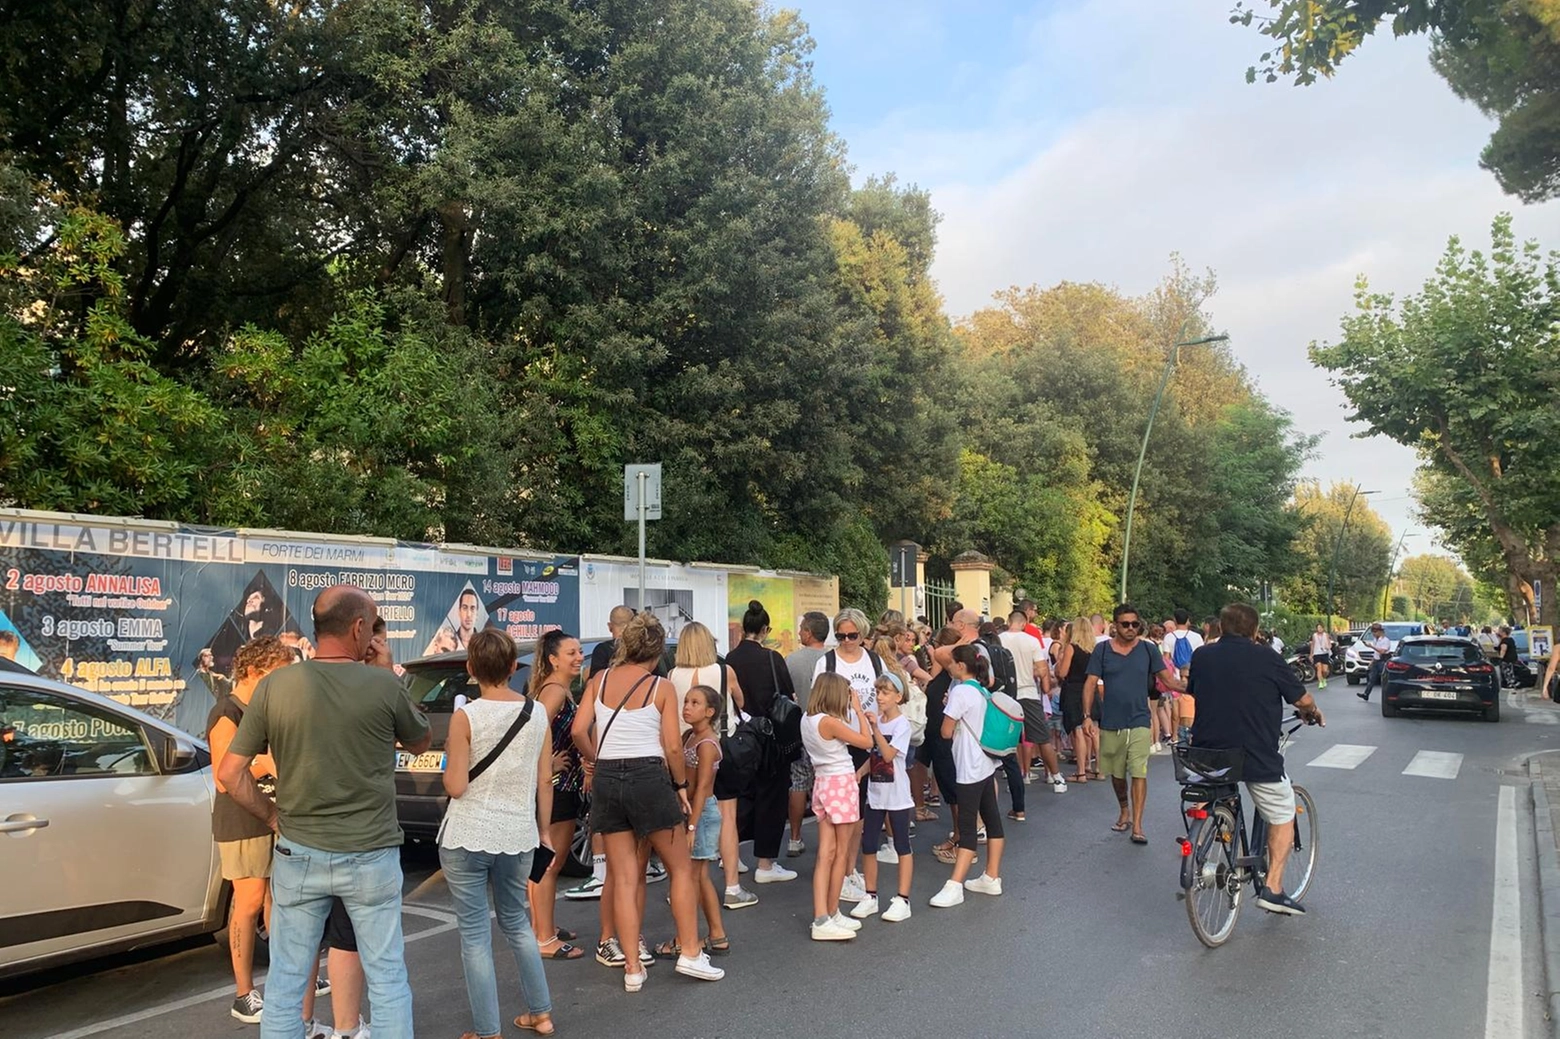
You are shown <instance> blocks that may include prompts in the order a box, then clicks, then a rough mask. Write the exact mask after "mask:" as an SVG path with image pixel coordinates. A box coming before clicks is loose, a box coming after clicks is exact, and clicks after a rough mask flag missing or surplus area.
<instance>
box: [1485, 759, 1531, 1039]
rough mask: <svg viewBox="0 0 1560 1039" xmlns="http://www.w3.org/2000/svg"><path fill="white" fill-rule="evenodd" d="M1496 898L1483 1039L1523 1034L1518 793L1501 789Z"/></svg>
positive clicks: (1504, 787) (1491, 918)
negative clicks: (1518, 870)
mask: <svg viewBox="0 0 1560 1039" xmlns="http://www.w3.org/2000/svg"><path fill="white" fill-rule="evenodd" d="M1494 876H1495V897H1494V904H1493V905H1492V906H1491V908H1490V971H1489V984H1488V986H1487V989H1488V991H1487V993H1486V995H1485V1003H1484V1035H1485V1039H1508V1037H1510V1036H1516V1035H1524V1034H1526V1033H1525V1032H1524V1031H1523V1020H1522V1017H1523V1014H1522V1010H1523V1002H1524V994H1523V991H1522V886H1521V885H1520V884H1519V883H1518V878H1517V794H1516V790H1515V788H1513V787H1509V786H1503V787H1501V788H1500V803H1499V807H1498V808H1497V809H1496V813H1495V873H1494Z"/></svg>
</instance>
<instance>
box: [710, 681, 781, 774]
mask: <svg viewBox="0 0 1560 1039" xmlns="http://www.w3.org/2000/svg"><path fill="white" fill-rule="evenodd" d="M726 690H727V683H726V665H725V664H722V665H721V666H720V733H721V736H720V770H721V772H722V773H723V774H724V776H725V779H723V781H722V782H723V784H729V785H730V788H731V789H733V790H742V791H747V790H749V789H751V785H752V783H753V782H754V781H755V780H757V778H758V777H759V776H761V775H768V774H770V773H771V772H773V771H774V770H775V768H776V767H777V762H778V760H779V757H780V753H779V746H778V744H777V742H776V740H775V727H774V723H773V722H771V721H770V720H769V719H768V718H765V717H762V716H755V717H749V718H746V719H742V720H739V721H738V722H737V725H736V728H734V729H732V730H731V732H730V733H729V734H728V733H727V732H726V725H727V721H728V720H729V718H730V713H729V708H728V706H727V705H728V704H729V703H730V702H731V701H730V697H729V696H728V694H727V691H726Z"/></svg>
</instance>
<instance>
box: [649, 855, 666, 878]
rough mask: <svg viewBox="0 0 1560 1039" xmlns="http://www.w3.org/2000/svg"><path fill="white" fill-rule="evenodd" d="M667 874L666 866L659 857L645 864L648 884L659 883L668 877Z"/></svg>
mask: <svg viewBox="0 0 1560 1039" xmlns="http://www.w3.org/2000/svg"><path fill="white" fill-rule="evenodd" d="M666 876H667V874H666V866H664V865H663V864H662V863H661V861H660V860H659V859H651V860H650V862H649V864H648V865H646V866H645V883H646V884H659V883H660V882H661V881H663V880H665V879H666Z"/></svg>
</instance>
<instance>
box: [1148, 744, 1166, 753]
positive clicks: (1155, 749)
mask: <svg viewBox="0 0 1560 1039" xmlns="http://www.w3.org/2000/svg"><path fill="white" fill-rule="evenodd" d="M1163 749H1164V745H1163V744H1161V743H1158V742H1155V743H1150V744H1149V745H1148V752H1149V753H1150V754H1158V753H1159V752H1160V751H1161V750H1163Z"/></svg>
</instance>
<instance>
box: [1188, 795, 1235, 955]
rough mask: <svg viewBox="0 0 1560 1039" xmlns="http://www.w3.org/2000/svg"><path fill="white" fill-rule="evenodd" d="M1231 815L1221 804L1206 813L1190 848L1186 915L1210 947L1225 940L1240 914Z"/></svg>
mask: <svg viewBox="0 0 1560 1039" xmlns="http://www.w3.org/2000/svg"><path fill="white" fill-rule="evenodd" d="M1239 841H1240V835H1239V833H1237V832H1236V827H1235V816H1234V814H1233V813H1232V812H1231V811H1230V810H1229V808H1228V807H1226V806H1224V805H1219V806H1218V807H1216V808H1214V809H1213V810H1212V811H1211V812H1209V813H1208V818H1207V819H1206V820H1204V821H1203V826H1202V830H1201V833H1200V834H1199V835H1198V839H1197V843H1196V844H1195V845H1193V847H1192V855H1191V858H1192V861H1193V867H1192V868H1193V875H1192V886H1191V887H1190V888H1188V889H1187V892H1186V916H1187V919H1188V920H1190V921H1191V923H1192V933H1193V934H1195V935H1197V940H1198V941H1200V942H1202V943H1203V944H1204V945H1206V946H1207V947H1208V948H1210V949H1217V948H1218V947H1219V946H1221V945H1223V944H1224V943H1225V942H1227V941H1229V938H1230V935H1231V934H1233V933H1234V932H1235V919H1236V917H1238V916H1239V915H1240V904H1241V893H1242V891H1241V879H1242V876H1241V874H1240V873H1239V872H1237V870H1236V869H1235V859H1236V857H1237V856H1238V855H1239V854H1240V851H1239V848H1238V846H1237V845H1238V842H1239Z"/></svg>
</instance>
